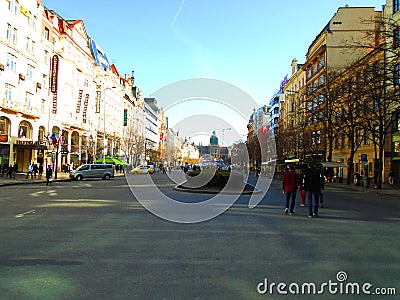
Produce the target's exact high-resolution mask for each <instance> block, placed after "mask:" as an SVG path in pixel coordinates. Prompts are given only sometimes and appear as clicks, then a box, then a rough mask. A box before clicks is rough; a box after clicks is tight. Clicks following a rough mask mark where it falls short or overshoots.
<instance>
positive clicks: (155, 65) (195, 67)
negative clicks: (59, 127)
mask: <svg viewBox="0 0 400 300" xmlns="http://www.w3.org/2000/svg"><path fill="white" fill-rule="evenodd" d="M43 3H44V5H45V6H46V7H47V8H49V9H53V10H54V11H56V12H57V13H58V14H59V15H61V16H62V17H63V18H65V19H81V20H83V21H84V24H85V27H86V30H87V33H88V35H89V36H90V37H92V38H94V39H95V40H96V41H97V42H98V43H99V45H100V46H101V48H102V49H103V50H104V51H105V52H106V53H107V56H108V58H109V60H110V61H111V62H113V63H115V64H116V66H117V67H118V69H119V70H120V72H121V73H123V74H125V73H129V74H130V73H131V71H132V70H135V77H136V84H137V85H138V86H139V88H140V89H141V90H143V95H144V96H149V95H150V94H151V93H152V92H154V91H156V90H157V89H159V88H161V87H162V86H164V85H167V84H169V83H172V82H175V81H179V80H183V79H187V78H194V77H207V78H215V79H219V80H224V81H227V82H229V83H231V84H233V85H235V86H237V87H239V88H241V89H243V90H244V91H246V92H247V93H248V94H249V95H250V96H251V97H252V98H253V99H254V100H255V101H256V102H257V103H259V104H260V105H264V104H266V103H267V102H268V101H269V99H270V98H271V97H272V96H273V94H274V92H275V91H276V90H277V89H278V88H279V84H280V82H281V80H282V79H283V77H284V76H285V75H286V74H290V63H291V60H292V59H293V58H297V59H298V61H299V62H300V63H302V62H304V59H305V54H306V51H307V48H308V46H309V45H310V43H311V42H312V41H313V39H314V38H315V36H316V35H317V34H318V33H319V32H320V31H321V29H322V28H323V27H324V26H325V25H326V23H327V22H328V21H329V19H330V18H331V17H332V16H333V15H334V13H335V12H336V11H337V9H338V7H340V6H345V5H346V4H348V5H349V6H374V7H375V8H376V9H377V10H380V9H381V6H382V5H383V4H385V1H384V0H382V1H375V0H373V1H371V0H347V1H333V0H327V1H321V0H318V1H317V0H307V1H298V0H286V1H285V0H283V1H268V0H265V1H262V0H248V1H238V0H230V1H227V0H223V1H222V0H221V1H218V0H216V1H201V0H185V1H182V0H166V1H161V0H147V1H139V0H130V1H128V0H126V1H123V0H121V1H98V0H96V1H94V0H85V1H82V0H79V1H78V0H68V1H59V0H44V1H43Z"/></svg>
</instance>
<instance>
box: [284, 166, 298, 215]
mask: <svg viewBox="0 0 400 300" xmlns="http://www.w3.org/2000/svg"><path fill="white" fill-rule="evenodd" d="M299 184H300V179H299V175H297V173H296V172H295V171H294V166H292V165H290V166H289V170H288V171H286V172H285V174H283V179H282V192H283V193H284V194H285V195H286V207H285V214H287V213H289V214H291V215H293V214H294V205H295V202H296V192H297V188H298V186H299Z"/></svg>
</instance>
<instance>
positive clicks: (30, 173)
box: [25, 162, 33, 179]
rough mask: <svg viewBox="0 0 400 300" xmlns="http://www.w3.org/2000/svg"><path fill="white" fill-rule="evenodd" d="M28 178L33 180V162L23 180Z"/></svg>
mask: <svg viewBox="0 0 400 300" xmlns="http://www.w3.org/2000/svg"><path fill="white" fill-rule="evenodd" d="M29 176H31V179H33V162H32V163H31V164H30V165H29V166H28V173H26V177H25V179H28V177H29Z"/></svg>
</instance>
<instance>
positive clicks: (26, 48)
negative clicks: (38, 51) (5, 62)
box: [25, 37, 31, 53]
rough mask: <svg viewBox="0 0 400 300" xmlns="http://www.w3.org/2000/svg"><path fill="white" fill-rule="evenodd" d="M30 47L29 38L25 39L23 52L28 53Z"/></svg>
mask: <svg viewBox="0 0 400 300" xmlns="http://www.w3.org/2000/svg"><path fill="white" fill-rule="evenodd" d="M30 45H31V39H30V38H29V37H27V38H26V47H25V51H26V52H28V53H29V48H30Z"/></svg>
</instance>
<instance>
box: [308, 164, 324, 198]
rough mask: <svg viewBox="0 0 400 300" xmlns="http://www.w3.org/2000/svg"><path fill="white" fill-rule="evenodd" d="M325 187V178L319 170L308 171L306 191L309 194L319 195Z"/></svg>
mask: <svg viewBox="0 0 400 300" xmlns="http://www.w3.org/2000/svg"><path fill="white" fill-rule="evenodd" d="M324 185H325V178H324V177H323V176H322V174H321V172H319V171H318V170H317V169H313V168H311V169H308V170H307V171H306V172H305V173H304V189H305V190H306V191H308V192H313V193H319V192H320V191H321V190H322V189H323V188H324Z"/></svg>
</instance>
